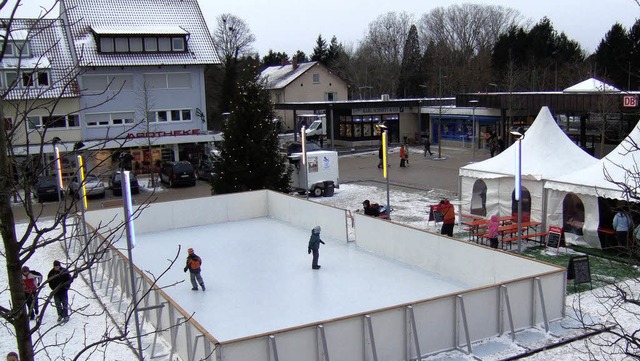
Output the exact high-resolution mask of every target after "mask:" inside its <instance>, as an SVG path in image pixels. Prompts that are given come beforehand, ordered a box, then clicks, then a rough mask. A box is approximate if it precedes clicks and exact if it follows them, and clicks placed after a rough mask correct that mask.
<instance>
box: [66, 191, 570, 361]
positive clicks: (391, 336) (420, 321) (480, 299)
mask: <svg viewBox="0 0 640 361" xmlns="http://www.w3.org/2000/svg"><path fill="white" fill-rule="evenodd" d="M194 209H197V210H198V212H192V211H190V210H194ZM310 214H313V217H309V215H310ZM259 217H272V218H275V219H278V220H282V221H284V222H288V223H292V224H296V225H299V226H300V227H305V228H310V227H312V226H315V225H321V226H322V228H323V233H324V235H325V237H331V238H334V239H337V240H340V241H344V242H347V240H348V229H349V228H350V227H351V226H352V225H351V222H350V221H348V217H347V213H346V211H344V210H340V209H337V208H333V207H328V206H324V205H321V204H318V203H315V202H308V201H306V200H302V199H298V198H295V197H290V196H287V195H283V194H279V193H275V192H271V191H256V192H247V193H241V194H236V195H222V196H215V197H211V198H209V197H207V198H202V199H193V200H187V201H179V202H167V203H160V204H155V205H153V206H151V207H149V208H148V209H146V210H145V211H144V212H143V213H141V214H139V215H138V217H137V218H136V232H139V233H146V232H157V231H161V230H163V229H175V228H181V227H193V226H197V225H204V224H212V223H219V222H230V221H234V220H241V219H251V218H259ZM122 218H123V216H122V210H119V209H103V210H97V211H91V212H87V213H86V216H85V219H86V221H87V224H88V227H90V229H89V231H90V232H89V234H97V235H96V236H95V237H93V238H92V239H91V240H90V241H89V242H88V248H87V250H88V252H87V254H89V255H92V256H95V255H100V256H101V257H100V259H99V262H97V263H96V265H95V267H93V268H92V269H91V272H90V274H91V278H92V279H93V281H92V284H93V287H94V288H95V289H96V291H99V292H100V293H103V294H105V295H108V297H109V298H110V301H111V302H112V303H113V304H114V305H115V306H117V308H118V310H122V308H123V307H125V308H126V307H129V305H130V301H128V299H130V298H132V297H131V296H132V290H131V283H130V280H129V277H128V275H129V262H128V260H127V257H126V255H124V254H123V253H122V252H120V251H119V250H118V249H117V248H116V247H115V246H114V245H113V244H111V241H113V240H117V239H118V238H119V237H120V236H121V235H122V232H123V229H122V227H121V226H118V225H119V224H121V222H122ZM112 232H115V235H113V236H108V235H109V234H110V233H112ZM355 234H356V243H357V245H358V246H359V247H362V248H365V249H367V250H369V251H371V252H374V253H377V254H381V255H383V256H385V257H390V258H393V259H397V260H399V261H402V262H405V263H408V264H411V265H414V266H416V267H422V268H424V269H427V270H430V271H433V272H437V273H441V274H443V275H445V276H449V277H451V278H454V279H459V280H464V281H465V282H467V283H468V284H469V285H470V288H471V289H469V290H466V291H464V292H458V293H455V294H449V295H444V296H441V297H435V298H430V299H424V300H416V301H415V302H411V303H407V304H400V305H394V306H393V307H388V308H384V309H378V310H367V311H363V312H362V313H358V314H353V315H349V316H346V317H342V318H336V319H331V320H324V321H322V322H317V323H313V324H306V325H301V326H299V327H294V328H290V329H285V330H274V331H273V332H269V333H265V334H261V335H252V336H248V337H245V338H242V339H236V340H231V341H224V342H219V341H218V340H217V339H216V338H215V337H214V336H213V335H211V334H210V333H209V332H208V331H207V330H206V329H204V328H203V327H202V326H201V325H200V324H198V323H197V322H196V321H195V320H193V319H191V318H190V317H189V316H190V315H189V313H188V312H187V311H186V310H184V309H182V308H181V307H180V306H179V305H178V304H176V303H175V302H174V301H173V300H172V299H171V298H170V297H169V296H168V295H167V294H166V293H165V292H163V291H162V290H161V289H159V288H157V287H155V285H154V283H153V280H152V279H150V278H149V277H148V276H147V275H146V274H144V273H143V272H142V271H141V270H140V269H138V268H137V267H135V266H134V274H135V278H136V285H137V287H138V289H137V290H136V295H137V298H138V300H140V305H139V307H138V309H137V311H138V312H139V314H140V315H141V319H142V320H143V321H144V322H146V323H147V324H148V325H150V326H152V327H153V328H154V329H155V330H156V331H157V334H156V335H155V336H154V341H153V344H152V346H151V355H152V358H155V357H160V356H165V355H156V353H155V352H156V345H157V341H158V339H157V338H158V337H163V338H164V339H165V340H167V342H168V343H169V344H170V345H171V350H170V354H169V355H166V356H169V358H172V357H173V356H174V355H179V356H180V357H181V358H182V359H183V360H188V361H191V360H201V359H207V360H214V359H215V360H220V361H222V360H231V361H232V360H248V359H254V360H258V359H259V360H301V361H305V360H309V361H311V360H314V361H315V360H329V359H345V360H378V359H380V360H389V359H394V360H411V359H418V358H419V357H424V356H426V355H429V354H433V353H436V352H440V351H444V350H451V349H461V350H463V351H464V352H468V353H472V352H473V349H472V344H473V342H475V341H478V340H481V339H484V338H487V337H491V336H495V335H500V334H505V333H509V334H510V335H511V336H512V337H515V333H516V332H517V331H518V330H520V329H524V328H528V327H531V326H535V325H539V324H543V325H544V326H545V327H547V328H548V324H549V322H550V320H553V319H557V318H560V317H562V313H563V309H564V290H565V278H566V277H565V271H564V269H563V268H559V267H555V266H552V265H547V264H543V263H539V262H534V261H531V260H528V259H524V258H521V257H518V256H514V255H510V254H507V253H504V252H499V251H494V250H490V249H487V248H484V247H479V246H476V245H474V244H469V243H467V242H462V241H456V240H452V239H449V238H446V237H442V236H440V235H436V234H432V233H428V232H423V231H419V230H416V229H413V228H411V227H406V226H402V225H398V224H394V223H391V222H388V221H384V220H380V219H376V218H371V217H366V216H361V215H355ZM104 237H107V238H104ZM84 244H85V242H84V241H83V240H82V239H81V238H76V239H75V241H74V242H73V243H72V245H71V249H72V251H75V252H77V253H80V254H81V253H82V252H84V248H83V247H84ZM399 281H401V280H399ZM211 312H216V311H215V310H211ZM220 312H224V311H223V310H220ZM274 317H277V315H274Z"/></svg>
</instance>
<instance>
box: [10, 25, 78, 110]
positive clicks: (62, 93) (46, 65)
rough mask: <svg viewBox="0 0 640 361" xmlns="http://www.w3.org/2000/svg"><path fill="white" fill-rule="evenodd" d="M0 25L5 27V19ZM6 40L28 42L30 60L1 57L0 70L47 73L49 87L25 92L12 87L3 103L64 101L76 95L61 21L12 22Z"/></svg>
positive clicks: (71, 66)
mask: <svg viewBox="0 0 640 361" xmlns="http://www.w3.org/2000/svg"><path fill="white" fill-rule="evenodd" d="M0 21H2V22H3V23H5V24H6V23H9V21H8V19H2V20H0ZM9 38H10V39H13V40H18V41H26V42H28V43H29V48H30V56H28V57H23V58H17V57H16V58H12V57H5V58H4V59H2V61H1V62H0V68H1V69H13V70H17V71H21V72H32V71H38V70H47V71H48V73H49V84H50V85H49V86H48V87H30V88H28V89H25V88H22V87H16V88H15V89H14V90H12V91H10V92H9V93H8V94H7V95H6V97H5V98H4V99H5V100H23V99H36V98H38V99H52V98H58V97H63V98H68V97H78V96H79V95H80V94H79V93H78V87H77V86H73V83H74V82H75V80H74V75H75V73H74V72H73V68H74V67H73V60H72V57H71V50H70V47H69V44H68V43H67V41H66V37H65V34H64V24H63V23H62V21H61V20H59V19H13V20H12V22H11V29H10V34H9ZM69 85H72V86H69Z"/></svg>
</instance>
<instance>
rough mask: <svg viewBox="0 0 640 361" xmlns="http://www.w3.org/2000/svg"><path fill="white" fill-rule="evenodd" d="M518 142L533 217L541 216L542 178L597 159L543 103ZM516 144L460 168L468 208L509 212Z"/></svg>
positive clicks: (542, 198) (541, 219)
mask: <svg viewBox="0 0 640 361" xmlns="http://www.w3.org/2000/svg"><path fill="white" fill-rule="evenodd" d="M521 146H522V158H521V159H522V186H523V187H524V188H525V189H526V190H527V191H529V194H530V196H531V213H530V216H531V219H532V220H534V221H543V220H544V219H545V217H544V215H543V212H544V206H545V205H544V199H545V197H544V181H546V180H547V179H551V178H556V177H559V176H561V175H564V174H568V173H572V172H576V171H578V170H581V169H584V168H585V167H588V166H590V165H592V164H595V163H596V162H597V161H598V160H597V159H596V158H594V157H592V156H590V155H589V154H587V153H586V152H585V151H584V150H582V149H581V148H580V147H578V146H577V145H576V144H574V143H573V142H572V141H571V140H570V139H569V138H568V137H567V135H566V134H565V133H564V132H563V131H562V129H560V128H559V127H558V125H557V124H556V121H555V120H554V118H553V116H552V115H551V112H550V111H549V108H547V107H542V109H540V113H538V116H537V117H536V119H535V120H534V122H533V124H531V127H530V128H529V129H528V130H527V131H526V133H525V137H524V138H523V140H522V144H521ZM516 148H517V143H514V144H512V145H511V146H510V147H509V148H507V149H506V150H505V151H504V152H502V153H500V154H498V155H497V156H495V157H493V158H490V159H487V160H485V161H483V162H479V163H473V164H469V165H467V166H464V167H461V168H460V170H459V176H460V194H461V203H462V204H463V205H464V208H466V209H468V211H469V212H471V213H477V212H474V211H473V210H477V209H481V208H483V206H484V208H485V209H486V215H487V216H489V215H493V214H498V215H500V216H504V215H510V214H512V211H511V209H512V208H511V206H512V193H513V190H514V180H515V172H516V154H517V153H516ZM481 182H484V185H486V188H485V187H483V186H482V183H481ZM474 185H476V187H475V189H474ZM523 192H524V190H523ZM483 203H484V204H483ZM545 226H546V225H545Z"/></svg>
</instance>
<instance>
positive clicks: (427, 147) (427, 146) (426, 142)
mask: <svg viewBox="0 0 640 361" xmlns="http://www.w3.org/2000/svg"><path fill="white" fill-rule="evenodd" d="M427 153H429V155H430V156H432V155H433V153H431V141H429V134H427V136H426V137H425V138H424V156H425V157H426V156H427Z"/></svg>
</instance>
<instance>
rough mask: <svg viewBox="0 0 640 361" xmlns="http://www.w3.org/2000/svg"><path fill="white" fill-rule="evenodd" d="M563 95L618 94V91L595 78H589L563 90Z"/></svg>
mask: <svg viewBox="0 0 640 361" xmlns="http://www.w3.org/2000/svg"><path fill="white" fill-rule="evenodd" d="M563 92H564V93H602V92H605V93H618V92H620V89H618V88H616V87H614V86H613V85H611V84H607V83H605V82H603V81H601V80H598V79H596V78H589V79H587V80H585V81H582V82H580V83H578V84H576V85H573V86H570V87H568V88H567V89H565V90H563Z"/></svg>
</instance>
